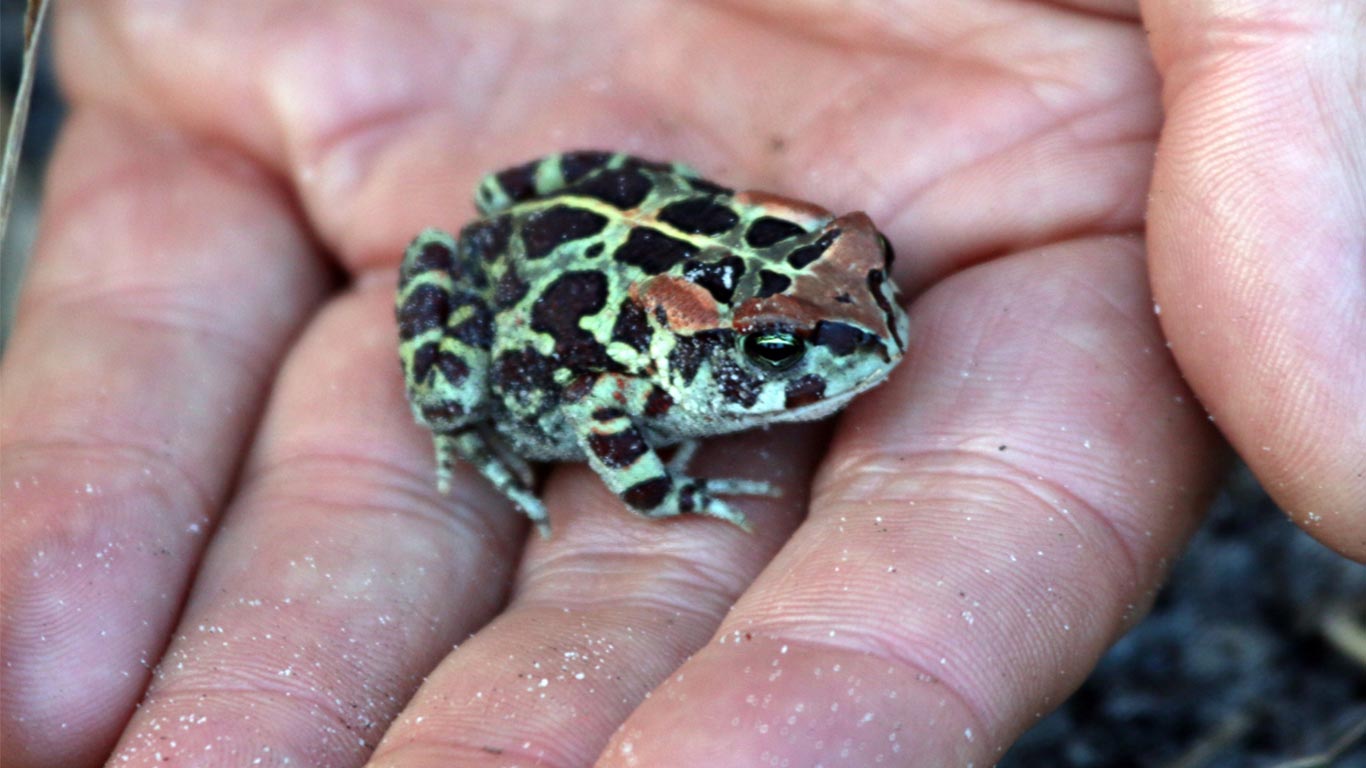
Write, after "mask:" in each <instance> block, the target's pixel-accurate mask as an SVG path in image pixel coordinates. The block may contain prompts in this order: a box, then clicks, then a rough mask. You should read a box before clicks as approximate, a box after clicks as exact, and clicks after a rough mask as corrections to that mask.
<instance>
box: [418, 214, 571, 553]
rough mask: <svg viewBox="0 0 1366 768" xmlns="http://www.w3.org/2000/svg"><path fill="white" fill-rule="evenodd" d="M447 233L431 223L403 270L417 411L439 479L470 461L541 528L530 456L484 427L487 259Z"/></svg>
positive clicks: (441, 483) (446, 480) (443, 481)
mask: <svg viewBox="0 0 1366 768" xmlns="http://www.w3.org/2000/svg"><path fill="white" fill-rule="evenodd" d="M463 250H464V241H462V244H461V246H459V247H457V245H456V241H455V239H454V238H452V237H451V236H450V235H449V234H447V233H445V232H442V231H440V230H435V229H429V230H426V231H424V232H423V233H422V234H420V235H418V236H417V238H416V239H414V240H413V242H412V244H411V245H409V246H408V250H407V252H406V253H405V254H404V257H403V268H402V271H401V272H400V277H399V290H398V326H399V357H400V359H401V361H402V363H403V371H404V375H405V379H406V380H407V383H408V401H409V402H410V403H411V404H412V408H413V417H414V418H416V419H417V421H418V423H420V424H423V425H425V426H426V427H428V428H429V429H431V430H432V433H433V436H434V442H435V446H436V463H437V486H438V487H439V488H440V490H441V491H442V493H445V492H447V491H448V490H449V488H450V481H451V472H452V467H453V466H454V464H455V461H456V460H457V459H460V460H464V461H467V462H469V463H470V464H472V465H473V466H474V467H475V468H476V469H478V470H479V472H480V474H482V475H483V476H484V477H486V478H488V480H489V481H490V482H492V483H493V486H494V487H495V488H497V489H498V490H499V492H501V493H502V494H503V495H504V496H507V497H508V498H509V499H511V500H512V502H513V503H514V504H516V505H517V506H519V507H521V508H522V510H523V511H525V512H526V514H527V516H528V517H530V518H531V519H532V521H533V522H535V523H536V526H537V528H538V529H540V530H541V533H542V535H548V534H549V530H550V529H549V525H548V524H547V523H546V515H545V507H544V506H543V505H542V504H541V502H540V500H538V499H537V498H536V496H535V494H534V493H533V492H532V490H531V487H530V485H531V480H530V471H529V469H528V468H527V466H526V463H525V462H522V461H521V460H520V459H515V460H514V459H512V458H511V457H508V456H505V455H503V454H502V453H500V452H499V451H498V450H497V448H496V446H491V445H490V442H489V439H488V438H487V437H486V436H485V435H484V434H483V433H482V431H481V427H482V422H483V421H484V420H485V419H486V418H487V415H488V414H487V411H488V408H489V384H488V370H489V365H490V352H489V350H490V347H491V346H492V343H493V319H492V318H493V315H492V312H491V311H490V309H489V306H488V300H487V298H486V297H485V295H484V292H483V291H482V290H481V287H482V286H483V285H484V282H485V279H484V275H483V272H482V271H480V268H481V267H482V265H481V264H478V263H473V262H474V261H477V259H474V257H472V256H469V255H467V254H465V253H463Z"/></svg>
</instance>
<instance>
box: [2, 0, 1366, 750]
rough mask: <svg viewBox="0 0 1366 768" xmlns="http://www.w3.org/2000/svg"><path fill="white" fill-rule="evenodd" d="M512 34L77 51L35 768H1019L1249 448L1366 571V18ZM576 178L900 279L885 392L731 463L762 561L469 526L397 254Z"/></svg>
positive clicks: (579, 511)
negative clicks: (740, 209)
mask: <svg viewBox="0 0 1366 768" xmlns="http://www.w3.org/2000/svg"><path fill="white" fill-rule="evenodd" d="M515 5H518V4H515V3H504V2H497V3H495V2H488V3H483V4H477V3H455V2H450V3H437V2H420V1H419V0H411V1H409V2H399V3H363V2H334V3H304V2H288V1H286V0H266V1H263V2H259V3H243V4H238V3H209V2H203V3H188V2H186V3H166V2H147V1H144V2H132V1H129V2H105V3H97V2H77V1H76V0H72V1H71V2H64V3H61V4H60V6H61V8H60V11H61V13H60V14H59V18H58V19H57V21H58V32H59V34H58V38H59V39H58V48H59V59H60V63H61V69H62V73H63V77H64V79H65V83H66V85H67V88H68V89H69V92H70V94H71V97H72V101H73V103H74V110H73V114H72V116H71V120H70V122H69V124H68V125H67V127H66V130H65V133H64V138H63V141H62V143H61V146H60V149H59V151H58V153H57V156H56V158H55V160H54V163H53V166H52V169H51V176H50V180H49V186H48V190H47V194H48V196H47V201H46V211H45V219H44V222H43V227H42V233H41V238H40V242H39V245H38V249H37V253H36V255H35V261H34V263H33V265H32V269H31V271H30V273H29V275H28V278H27V284H26V288H25V292H24V296H23V300H22V305H21V307H20V310H19V312H20V314H19V317H18V323H17V326H16V329H15V332H14V336H13V338H12V341H11V345H10V347H9V349H8V352H7V354H6V357H5V360H4V368H3V380H2V383H3V387H4V398H3V425H2V426H3V439H4V446H3V462H4V465H3V466H4V485H3V504H4V527H3V531H0V541H3V574H0V575H3V600H4V602H3V611H4V636H3V654H4V659H3V666H0V674H3V699H0V701H2V702H3V711H2V712H0V728H2V729H3V731H2V733H3V744H2V745H0V750H2V751H3V755H4V758H3V759H4V765H5V766H6V767H7V768H8V767H9V766H15V767H16V768H18V767H20V766H31V765H63V766H77V767H78V766H90V765H96V764H99V763H100V762H101V761H103V760H105V759H107V758H109V757H110V756H111V755H117V756H119V757H122V758H126V759H127V762H123V763H121V764H122V765H132V766H140V765H152V764H154V763H155V762H156V760H157V759H158V757H161V758H165V757H168V756H174V757H175V758H176V760H177V762H176V764H177V765H239V764H244V763H247V762H250V760H252V759H256V758H260V759H261V761H262V762H261V763H260V764H263V765H280V764H283V763H284V762H285V760H286V759H288V760H289V761H291V762H290V764H293V765H332V766H350V765H361V764H365V763H366V761H367V760H370V761H372V763H371V764H373V765H384V766H428V765H442V766H449V765H533V764H534V765H551V766H576V765H586V764H592V763H593V762H594V761H595V760H596V761H598V762H597V764H599V765H606V766H626V765H642V766H657V765H746V766H747V765H758V764H760V763H761V761H767V760H768V759H770V758H775V757H776V758H779V759H781V758H787V759H788V760H789V761H790V764H792V765H806V764H811V763H815V762H819V761H823V762H824V764H826V765H844V764H851V765H870V764H874V760H875V759H876V758H877V756H878V755H882V756H883V758H884V764H888V765H916V766H936V765H963V764H966V763H968V762H973V763H975V764H976V765H987V764H990V763H991V762H992V761H993V760H994V759H995V757H996V756H997V755H998V754H999V753H1000V752H1001V750H1003V749H1004V748H1005V747H1006V746H1007V745H1008V744H1009V743H1010V741H1011V740H1012V739H1013V738H1014V737H1016V736H1017V735H1018V734H1019V733H1020V732H1021V730H1022V729H1024V728H1026V727H1027V726H1028V725H1029V724H1030V723H1032V722H1033V721H1034V719H1035V718H1037V717H1038V716H1039V715H1040V714H1041V713H1043V712H1046V711H1047V710H1049V709H1050V708H1051V707H1053V706H1055V705H1056V704H1057V703H1058V702H1060V701H1061V700H1062V699H1063V698H1064V697H1065V696H1066V695H1067V694H1068V692H1069V691H1071V690H1072V689H1073V688H1074V687H1075V686H1076V685H1077V684H1078V683H1079V682H1080V681H1081V680H1082V679H1083V677H1084V676H1085V675H1086V673H1087V672H1088V670H1089V669H1090V667H1091V666H1092V664H1093V663H1094V662H1095V660H1096V659H1097V657H1098V656H1099V655H1100V654H1101V653H1102V652H1103V650H1104V649H1105V648H1106V646H1107V645H1108V644H1109V643H1110V642H1112V641H1113V640H1114V639H1115V638H1116V636H1117V635H1118V634H1120V633H1121V632H1123V631H1124V629H1125V628H1126V627H1128V626H1130V625H1131V624H1132V622H1134V621H1135V620H1136V619H1137V617H1138V616H1139V615H1141V613H1142V611H1143V609H1144V607H1145V606H1146V605H1147V602H1148V600H1149V598H1150V597H1151V595H1152V594H1153V591H1154V590H1155V589H1156V588H1157V586H1158V584H1159V581H1160V579H1161V577H1162V573H1163V568H1164V564H1166V563H1168V562H1170V561H1171V559H1172V558H1174V557H1175V556H1176V555H1177V554H1178V552H1179V549H1180V547H1181V545H1182V543H1183V541H1184V540H1185V538H1186V537H1187V536H1188V534H1189V533H1190V532H1191V530H1192V529H1193V527H1194V526H1195V525H1197V524H1198V522H1199V518H1200V514H1201V512H1202V510H1203V508H1204V507H1205V505H1206V503H1207V500H1208V497H1209V494H1210V492H1211V490H1212V489H1213V487H1214V486H1215V485H1216V484H1217V483H1218V481H1219V478H1220V471H1221V468H1222V466H1224V463H1225V458H1226V456H1227V449H1226V448H1225V441H1227V443H1228V444H1231V445H1232V447H1233V449H1234V450H1236V451H1238V452H1239V453H1241V455H1242V456H1243V457H1244V458H1245V459H1246V460H1247V461H1248V462H1250V464H1251V465H1252V467H1253V469H1254V471H1255V472H1256V473H1257V475H1258V476H1259V477H1260V478H1261V480H1262V481H1263V483H1265V484H1266V486H1267V487H1268V488H1269V489H1270V491H1271V493H1272V494H1274V495H1275V497H1276V499H1277V500H1278V501H1279V502H1280V503H1281V504H1282V505H1283V506H1284V507H1285V508H1286V509H1287V510H1288V511H1289V513H1290V514H1291V515H1292V516H1293V517H1294V518H1295V520H1296V521H1297V522H1299V523H1301V524H1302V525H1304V526H1305V527H1306V528H1307V529H1308V530H1309V531H1310V532H1311V533H1312V534H1313V535H1315V536H1317V537H1318V538H1319V539H1321V540H1322V541H1323V542H1324V543H1325V544H1327V545H1329V546H1331V547H1334V548H1336V549H1338V550H1339V551H1341V552H1342V553H1343V554H1344V555H1346V556H1349V557H1355V558H1362V557H1363V556H1366V516H1364V515H1363V512H1362V510H1363V507H1366V463H1363V462H1366V416H1364V415H1363V414H1366V408H1362V407H1361V406H1362V403H1363V402H1364V401H1366V345H1362V344H1361V343H1360V340H1361V338H1362V335H1363V328H1366V306H1364V305H1366V297H1363V291H1364V290H1366V287H1364V286H1366V278H1364V276H1363V271H1364V270H1366V267H1363V259H1362V254H1363V240H1362V237H1363V235H1362V233H1363V231H1366V227H1363V226H1362V221H1363V218H1364V215H1363V214H1364V212H1363V206H1366V202H1363V201H1366V170H1364V169H1366V156H1364V155H1363V153H1364V152H1366V129H1363V124H1362V119H1363V118H1362V115H1363V113H1364V112H1366V110H1363V109H1362V105H1361V101H1360V90H1359V86H1360V84H1361V82H1363V78H1364V77H1366V75H1364V72H1363V69H1364V67H1366V65H1364V64H1363V61H1362V59H1361V58H1360V57H1361V53H1360V46H1359V45H1358V44H1357V42H1356V41H1357V40H1358V39H1359V38H1357V37H1356V35H1358V34H1359V33H1360V30H1361V29H1363V24H1366V20H1363V7H1364V6H1362V5H1361V4H1360V3H1357V2H1351V1H1350V0H1342V1H1341V2H1312V1H1311V0H1259V1H1257V2H1252V1H1245V0H1236V1H1235V0H1227V1H1226V2H1215V1H1214V0H1197V1H1195V2H1191V1H1190V0H1167V1H1166V2H1158V1H1156V0H1154V1H1153V2H1147V3H1142V4H1141V5H1142V8H1141V9H1140V8H1139V7H1137V6H1136V5H1135V4H1134V3H1130V2H1122V1H1121V0H1089V1H1087V0H1071V2H1065V1H1062V2H1025V1H1024V0H1019V1H1010V0H976V1H973V0H962V1H961V2H954V3H945V2H940V1H939V0H936V1H935V2H923V1H922V2H917V1H915V0H903V1H902V2H898V3H887V2H881V1H880V0H879V1H877V2H875V1H874V0H866V2H854V3H848V4H841V7H842V9H843V10H841V11H840V12H839V13H838V14H837V15H830V14H832V13H833V12H831V11H828V10H825V8H826V6H827V4H825V3H819V2H814V1H810V2H805V3H802V2H792V0H782V2H778V0H770V2H763V1H762V0H751V2H740V1H739V0H736V2H722V1H721V0H717V1H716V2H711V3H663V2H636V1H635V0H631V2H626V0H621V1H620V2H617V3H610V4H609V3H595V4H586V3H570V2H562V3H549V2H540V1H539V0H534V1H533V0H526V2H524V3H521V4H520V5H522V6H524V7H525V10H522V11H516V10H511V8H512V7H513V6H515ZM611 6H615V10H613V9H612V7H611ZM1140 10H1141V11H1142V14H1143V18H1142V21H1140V18H1139V14H1140ZM1145 26H1146V28H1147V29H1146V33H1145ZM1150 46H1151V48H1150ZM1353 93H1355V94H1356V95H1355V97H1354V96H1353ZM1354 99H1355V101H1354ZM1159 135H1160V137H1161V139H1160V141H1159ZM582 146H596V147H612V148H620V149H623V150H629V151H635V152H639V153H642V154H647V155H652V156H658V157H667V158H673V159H680V160H686V161H688V162H690V163H692V164H694V165H695V166H696V167H698V168H699V169H701V170H702V171H703V172H704V173H706V174H708V175H710V176H713V177H715V178H717V179H720V180H723V181H725V182H727V183H730V184H734V185H736V186H738V187H756V188H768V189H773V190H774V191H777V192H782V193H786V194H791V195H794V196H798V197H804V198H809V199H813V200H815V201H817V202H819V203H821V204H823V205H826V206H828V207H830V208H832V209H838V210H852V209H857V208H862V209H866V210H867V211H868V212H869V213H870V214H871V215H872V216H873V218H874V220H876V221H877V222H878V224H879V226H880V227H881V228H882V229H883V230H884V231H886V232H887V234H888V235H889V237H890V238H891V240H892V242H893V243H894V244H895V245H896V249H897V252H898V254H899V255H900V258H899V260H898V264H897V268H898V274H897V278H898V279H899V281H900V283H901V285H902V287H903V289H905V290H906V291H908V292H909V293H910V295H913V296H916V297H917V299H916V301H915V303H914V305H913V308H912V310H911V314H912V335H911V338H912V339H913V340H914V345H915V346H914V348H913V349H912V351H911V354H910V356H909V359H908V360H907V362H906V363H905V364H904V365H903V366H902V367H901V368H900V369H898V371H897V372H896V374H895V375H894V376H893V377H892V378H891V380H890V381H889V382H888V383H887V384H885V385H883V386H882V387H880V388H878V389H877V390H875V391H873V392H871V393H869V394H868V395H866V396H864V397H862V398H861V399H859V400H858V401H856V402H855V403H854V404H853V405H852V406H851V408H850V409H849V410H848V411H847V412H846V413H845V414H844V415H842V416H841V417H840V418H839V419H838V421H836V422H834V423H833V424H832V425H826V426H816V427H811V426H803V427H785V428H782V429H775V430H773V431H771V432H768V433H759V434H754V435H749V436H745V437H737V438H734V439H727V440H720V441H714V442H713V443H711V444H710V445H709V447H708V448H706V449H704V451H703V453H702V455H701V456H700V458H699V461H698V463H697V468H698V471H699V472H706V471H710V472H712V473H713V474H716V473H717V472H718V470H720V471H721V472H722V473H723V474H726V475H737V476H748V477H755V478H762V479H766V480H771V481H773V482H775V483H778V484H779V485H780V486H781V487H782V488H783V489H784V491H785V495H784V496H783V497H782V498H781V499H756V500H746V502H745V504H746V507H745V510H746V512H747V513H748V514H749V515H750V517H751V519H753V520H754V521H755V524H756V526H757V533H755V534H754V535H745V534H744V533H742V532H740V531H738V530H736V529H734V528H733V527H731V526H727V525H722V524H717V523H714V522H712V521H706V520H684V521H677V522H670V523H666V524H659V523H651V522H648V521H643V520H638V519H634V518H632V517H630V516H628V515H625V514H623V513H622V511H621V509H620V504H619V503H618V502H617V501H616V500H615V499H613V498H612V497H611V496H610V495H609V494H608V493H607V492H606V491H605V490H604V488H603V487H602V484H601V483H600V482H599V481H598V480H597V479H596V478H595V477H593V476H592V474H591V472H590V471H588V470H587V469H586V468H584V467H582V466H573V467H564V468H559V469H556V470H555V471H554V472H553V473H551V475H550V476H549V479H548V482H547V485H546V488H545V493H546V497H547V498H548V499H549V506H550V514H551V516H552V519H553V520H554V523H555V532H556V533H555V537H554V538H553V539H552V540H550V541H538V540H536V539H535V537H534V536H532V537H529V536H528V531H527V526H526V524H525V521H524V520H523V519H522V518H521V516H520V515H517V514H515V513H513V512H512V511H511V510H510V509H509V508H508V505H507V504H506V502H504V501H503V500H501V499H500V498H498V497H496V496H495V495H494V493H493V491H492V490H491V489H490V488H489V487H487V486H486V485H485V484H483V482H481V481H480V480H479V479H478V478H476V477H475V476H473V475H472V474H471V473H469V472H465V473H464V474H463V475H460V476H458V478H457V483H456V488H455V490H454V493H453V495H452V497H451V498H449V499H446V498H441V497H439V496H438V495H437V494H436V493H435V490H434V486H433V483H432V477H433V469H432V465H431V458H430V457H429V455H428V450H429V446H428V444H427V443H428V441H427V437H426V435H424V434H423V432H422V430H421V429H419V428H418V427H417V426H416V425H414V424H413V423H412V422H411V419H410V417H409V414H408V409H407V408H406V407H405V405H404V402H403V392H402V381H401V378H400V375H399V370H398V365H397V363H396V361H395V351H394V341H393V339H394V326H393V323H394V320H393V316H392V308H391V303H392V292H393V285H394V279H395V265H396V263H397V259H398V257H399V254H400V253H401V252H402V249H403V245H404V243H405V242H406V241H407V240H408V238H410V237H411V236H412V235H413V233H415V232H416V231H418V230H419V229H420V228H422V227H423V226H427V225H436V226H442V227H446V228H454V227H457V226H459V224H460V223H462V221H463V220H464V219H465V218H466V217H467V216H468V215H469V213H470V211H471V206H470V202H469V195H470V190H471V188H472V186H473V184H474V183H475V181H476V180H477V179H478V177H479V175H480V174H481V173H482V172H484V171H486V170H488V169H490V168H494V167H499V166H502V165H506V164H508V163H510V162H514V161H520V160H525V159H527V158H530V157H534V156H537V155H539V154H542V153H544V152H546V151H549V150H552V149H556V148H563V147H582ZM1155 149H1156V153H1154V150H1155ZM1145 216H1146V232H1145ZM1145 267H1146V269H1145ZM1150 286H1151V287H1150ZM1154 301H1156V302H1157V303H1158V304H1159V305H1160V307H1161V313H1160V315H1155V314H1154V311H1153V304H1154ZM1167 342H1170V345H1171V347H1170V352H1169V351H1168V350H1167V348H1166V347H1165V346H1164V345H1165V344H1166V343H1167ZM1183 381H1184V382H1188V383H1189V387H1190V389H1189V390H1188V389H1187V384H1186V383H1183ZM1197 397H1198V398H1199V399H1198V400H1197V399H1196V398H1197ZM1202 406H1203V407H1202ZM1206 410H1208V412H1209V413H1210V414H1212V415H1213V416H1214V417H1215V419H1214V423H1213V424H1212V423H1211V419H1210V418H1208V416H1207V414H1206ZM1216 430H1217V431H1216ZM732 605H734V608H733V609H731V610H729V611H728V609H730V608H731V606H732ZM457 644H458V647H457V648H454V649H453V646H456V645H457ZM158 665H159V666H158ZM153 667H157V670H158V671H157V672H156V673H155V674H153V673H152V672H151V670H152V668H153ZM424 678H425V680H424ZM647 694H649V698H648V699H647V698H646V696H647ZM139 700H141V701H142V705H141V707H140V708H139V709H137V710H136V711H134V704H135V703H136V702H138V701H139ZM156 764H160V763H156Z"/></svg>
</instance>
